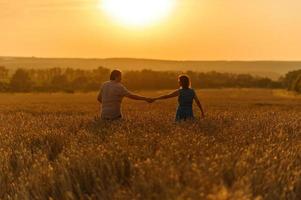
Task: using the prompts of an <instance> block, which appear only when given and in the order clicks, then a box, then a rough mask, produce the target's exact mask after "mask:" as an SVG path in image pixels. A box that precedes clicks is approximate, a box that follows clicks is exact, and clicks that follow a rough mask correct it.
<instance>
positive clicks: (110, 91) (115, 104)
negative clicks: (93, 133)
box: [97, 70, 153, 120]
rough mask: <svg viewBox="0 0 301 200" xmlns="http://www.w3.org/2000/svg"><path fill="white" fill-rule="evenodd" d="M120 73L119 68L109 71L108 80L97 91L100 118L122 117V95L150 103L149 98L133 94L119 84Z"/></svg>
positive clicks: (113, 118)
mask: <svg viewBox="0 0 301 200" xmlns="http://www.w3.org/2000/svg"><path fill="white" fill-rule="evenodd" d="M121 79H122V73H121V71H119V70H114V71H112V72H111V75H110V81H107V82H105V83H104V84H103V85H102V87H101V89H100V92H99V95H98V98H97V100H98V101H99V102H100V103H101V104H102V109H101V119H104V120H115V119H120V118H122V114H121V103H122V99H123V98H124V97H127V98H130V99H133V100H140V101H147V102H149V103H152V102H153V100H152V99H151V98H147V97H143V96H139V95H135V94H133V93H131V92H130V91H128V90H127V89H126V87H124V86H123V85H122V84H121Z"/></svg>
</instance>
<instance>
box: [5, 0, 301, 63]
mask: <svg viewBox="0 0 301 200" xmlns="http://www.w3.org/2000/svg"><path fill="white" fill-rule="evenodd" d="M112 2H118V0H114V1H111V3H110V0H43V1H38V0H26V1H24V0H16V1H11V0H0V8H1V13H0V26H1V37H0V43H1V48H0V55H2V56H38V57H101V58H104V57H136V58H137V57H140V58H158V59H177V60H181V59H185V60H191V59H193V60H224V59H226V60H300V59H301V51H300V46H301V39H300V35H301V13H300V10H301V2H300V1H298V0H287V1H283V0H252V1H241V0H231V1H229V0H166V1H162V2H164V6H158V2H159V1H152V2H154V3H150V4H149V6H147V7H145V6H141V5H139V3H135V2H138V1H135V0H131V1H130V3H129V4H128V5H127V6H125V8H124V7H122V8H118V6H117V7H116V5H117V4H116V3H115V4H116V5H114V3H113V4H112ZM145 2H146V3H149V2H150V1H148V0H145ZM156 2H157V3H156ZM136 8H139V9H140V10H137V9H136ZM139 13H140V14H139ZM121 19H122V20H121ZM141 25H143V26H141Z"/></svg>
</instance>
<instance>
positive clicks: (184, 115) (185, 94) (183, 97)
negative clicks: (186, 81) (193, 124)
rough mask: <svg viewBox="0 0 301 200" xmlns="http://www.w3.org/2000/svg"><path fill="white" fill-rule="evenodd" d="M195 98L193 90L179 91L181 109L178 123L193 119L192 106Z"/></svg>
mask: <svg viewBox="0 0 301 200" xmlns="http://www.w3.org/2000/svg"><path fill="white" fill-rule="evenodd" d="M194 97H195V92H194V90H193V89H190V88H187V89H180V90H179V98H178V101H179V107H178V110H177V114H176V121H181V120H186V119H193V118H194V115H193V111H192V104H193V99H194Z"/></svg>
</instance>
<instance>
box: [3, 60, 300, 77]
mask: <svg viewBox="0 0 301 200" xmlns="http://www.w3.org/2000/svg"><path fill="white" fill-rule="evenodd" d="M0 66H5V67H7V68H9V69H11V70H15V69H17V68H27V69H29V68H34V69H37V68H43V69H45V68H53V67H61V68H68V67H70V68H80V69H93V68H97V67H99V66H103V67H107V68H110V69H113V68H118V69H121V70H141V69H152V70H172V71H187V70H191V71H199V72H201V71H202V72H208V71H218V72H229V73H248V74H252V75H258V76H261V77H269V78H272V79H277V78H279V77H280V76H281V75H284V74H285V73H287V72H288V71H291V70H295V69H301V61H300V62H297V61H169V60H152V59H134V58H109V59H81V58H35V57H30V58H23V57H0Z"/></svg>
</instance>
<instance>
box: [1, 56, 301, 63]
mask: <svg viewBox="0 0 301 200" xmlns="http://www.w3.org/2000/svg"><path fill="white" fill-rule="evenodd" d="M0 58H32V59H70V60H71V59H80V60H109V59H131V60H149V61H165V62H301V59H300V60H281V59H279V60H276V59H275V60H273V59H258V60H256V59H254V60H252V59H245V60H243V59H237V60H234V59H200V60H197V59H191V60H189V59H162V58H137V57H103V58H101V57H46V56H45V57H44V56H1V55H0Z"/></svg>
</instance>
